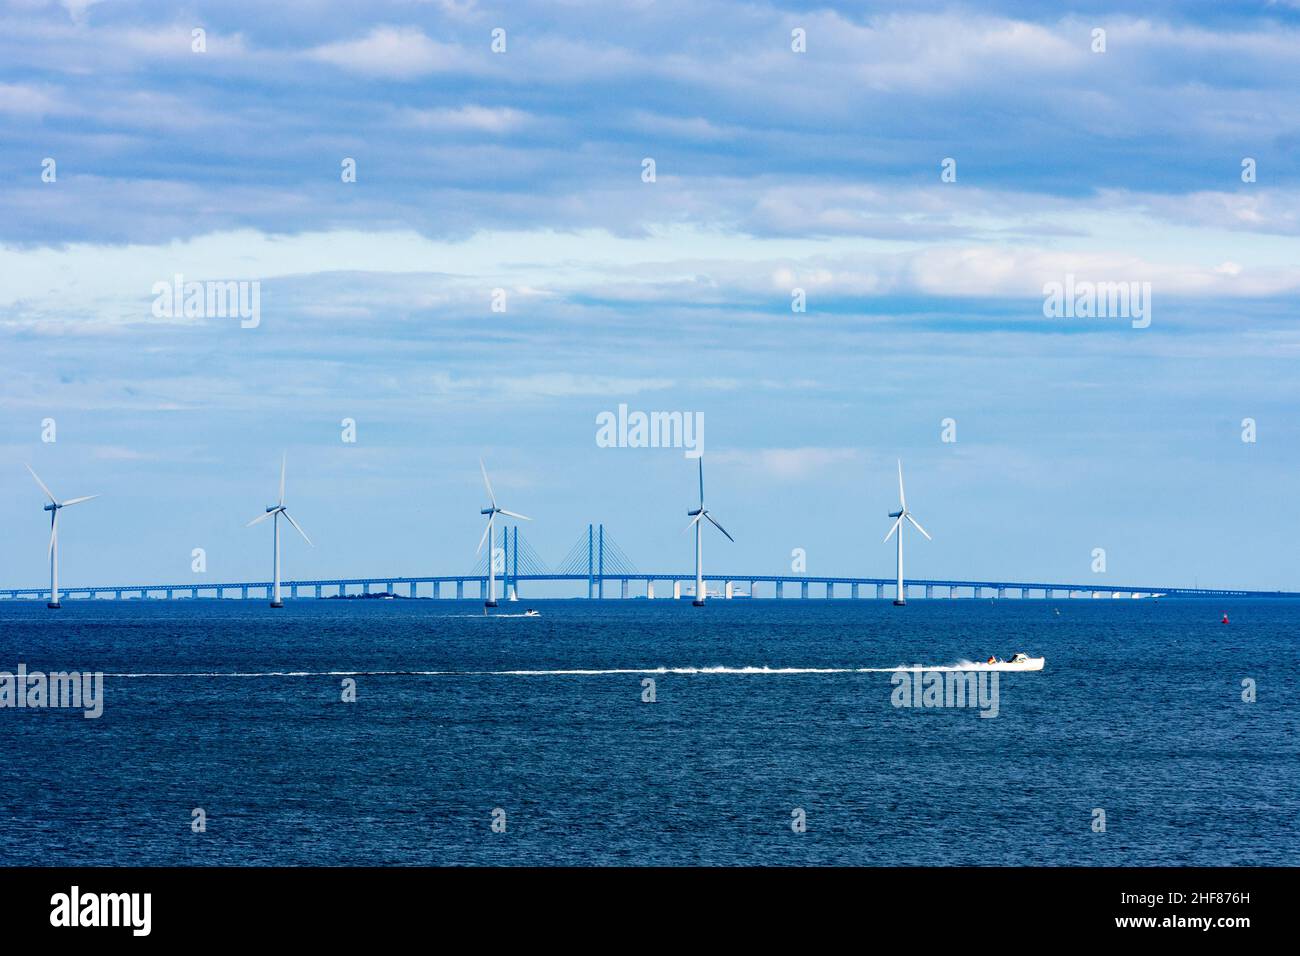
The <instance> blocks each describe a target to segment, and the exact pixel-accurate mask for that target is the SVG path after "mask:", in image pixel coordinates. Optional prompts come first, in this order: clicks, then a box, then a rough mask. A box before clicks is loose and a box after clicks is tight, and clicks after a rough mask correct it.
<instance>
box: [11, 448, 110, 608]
mask: <svg viewBox="0 0 1300 956" xmlns="http://www.w3.org/2000/svg"><path fill="white" fill-rule="evenodd" d="M26 467H27V470H28V471H30V472H31V474H32V477H33V478H35V479H36V483H37V484H38V485H40V486H41V491H43V492H45V497H47V498H49V499H50V503H49V504H48V505H46V506H45V510H46V511H48V512H49V513H50V551H49V558H50V600H49V601H48V602H47V603H46V605H45V606H46V607H48V608H50V609H51V610H57V609H58V608H60V607H62V606H63V605H61V604H60V603H59V511H60V510H62V509H63V508H67V507H68V506H69V505H79V504H81V503H82V502H83V501H89V500H90V499H91V498H98V497H99V495H86V496H84V497H82V498H69V499H68V500H67V501H59V499H57V498H55V497H54V492H52V491H50V489H49V488H47V487H45V482H43V481H41V477H40V475H38V474H36V472H34V471H32V466H31V465H27V466H26Z"/></svg>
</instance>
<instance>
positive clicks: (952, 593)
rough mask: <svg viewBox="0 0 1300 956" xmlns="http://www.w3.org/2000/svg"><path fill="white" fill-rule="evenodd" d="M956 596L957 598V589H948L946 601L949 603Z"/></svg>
mask: <svg viewBox="0 0 1300 956" xmlns="http://www.w3.org/2000/svg"><path fill="white" fill-rule="evenodd" d="M956 596H957V589H956V588H955V587H950V588H948V600H950V601H951V600H952V599H953V598H955V597H956Z"/></svg>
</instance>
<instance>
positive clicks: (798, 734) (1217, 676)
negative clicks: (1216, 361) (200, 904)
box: [0, 598, 1300, 867]
mask: <svg viewBox="0 0 1300 956" xmlns="http://www.w3.org/2000/svg"><path fill="white" fill-rule="evenodd" d="M533 606H534V607H536V608H537V609H538V610H539V611H540V612H541V616H540V617H537V618H530V617H523V616H522V612H523V609H524V608H525V607H526V605H525V604H524V603H522V602H521V603H519V604H504V603H503V604H502V606H501V608H499V609H498V610H499V613H496V614H494V615H492V616H485V615H484V614H483V613H482V611H483V609H482V606H481V604H479V603H477V602H472V601H452V600H428V599H426V600H328V599H327V600H297V601H286V604H285V607H284V608H283V609H282V610H272V609H270V608H269V607H267V606H266V604H265V602H263V601H258V600H182V601H163V600H150V601H145V600H137V601H108V600H98V601H89V600H80V601H74V600H65V601H64V606H63V609H62V610H61V611H48V610H46V608H45V607H44V604H43V602H37V601H3V602H0V672H8V673H15V672H16V670H17V668H18V666H19V665H20V664H22V665H25V667H26V669H27V671H28V672H29V673H30V672H46V673H48V672H68V671H76V672H85V673H93V672H101V673H103V675H104V677H103V685H102V687H103V690H102V714H101V715H100V716H99V717H97V718H87V717H86V716H84V714H85V711H84V709H83V710H78V709H52V708H48V707H46V708H31V707H28V708H21V709H20V708H15V707H6V708H0V865H4V866H17V865H37V866H54V865H110V866H112V865H200V866H202V865H251V866H260V865H316V866H333V865H473V866H480V865H481V866H514V865H530V866H537V865H579V866H585V865H620V866H621V865H627V866H646V865H710V866H712V865H727V866H732V865H735V866H752V865H758V866H802V865H817V866H826V865H859V866H891V867H892V866H931V865H955V866H966V865H984V866H1023V865H1030V866H1055V865H1085V866H1092V865H1098V866H1100V865H1108V866H1111V865H1117V866H1141V865H1175V866H1178V865H1187V866H1200V865H1233V866H1236V865H1268V866H1279V865H1285V866H1295V865H1297V864H1300V826H1297V824H1298V823H1300V747H1297V738H1296V730H1297V727H1298V726H1300V676H1298V671H1297V663H1298V659H1300V658H1298V655H1297V647H1298V643H1297V638H1298V637H1300V602H1294V603H1293V602H1288V601H1281V600H1278V601H1267V600H1257V601H1251V600H1241V599H1223V600H1214V601H1209V600H1177V599H1160V600H1084V599H1074V600H1069V599H1059V598H1058V599H1056V600H1038V599H1030V600H1015V599H1010V600H998V601H992V600H933V601H923V600H914V601H912V602H911V603H909V604H908V605H907V606H906V607H904V608H895V607H893V606H892V604H891V603H890V602H888V601H876V600H849V599H840V600H819V599H808V600H800V599H786V600H781V601H777V600H771V599H768V600H761V599H760V600H753V599H751V600H744V599H735V600H713V601H710V602H709V604H708V606H706V607H704V608H702V609H697V608H693V607H692V606H691V605H690V603H689V602H688V601H673V600H662V599H661V600H656V601H647V600H644V599H640V600H637V599H628V600H605V601H587V600H572V601H565V600H545V601H540V600H539V601H536V602H534V604H533ZM1225 614H1226V615H1227V617H1228V623H1226V624H1225V623H1223V621H1222V618H1223V617H1224V615H1225ZM1017 651H1024V652H1025V653H1027V654H1029V655H1030V656H1033V657H1039V656H1041V657H1044V658H1045V659H1046V663H1045V666H1044V668H1043V669H1042V670H1041V671H1038V672H1028V673H1019V672H1016V673H999V674H998V675H997V690H996V692H997V695H998V698H997V708H996V716H982V713H987V712H988V708H985V709H984V710H983V711H982V710H981V709H980V708H978V707H971V706H967V707H960V706H951V707H926V706H900V705H899V694H900V693H901V691H900V688H901V686H902V685H901V683H900V681H901V680H902V678H899V677H897V676H896V674H895V673H891V672H890V669H891V668H895V667H900V666H902V667H916V666H920V667H922V668H928V667H938V666H951V665H954V664H960V663H962V662H965V661H972V660H973V661H982V660H984V659H985V658H987V657H988V656H989V655H990V654H994V655H997V656H1000V657H1003V658H1009V657H1010V656H1011V655H1012V654H1013V653H1015V652H1017ZM986 679H988V680H991V676H988V675H986ZM913 703H917V701H914V702H913Z"/></svg>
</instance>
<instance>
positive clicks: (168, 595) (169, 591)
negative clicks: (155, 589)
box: [167, 588, 172, 601]
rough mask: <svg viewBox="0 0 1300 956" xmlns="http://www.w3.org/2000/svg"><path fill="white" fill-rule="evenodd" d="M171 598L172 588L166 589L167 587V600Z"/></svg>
mask: <svg viewBox="0 0 1300 956" xmlns="http://www.w3.org/2000/svg"><path fill="white" fill-rule="evenodd" d="M171 599H172V589H171V588H168V589H167V600H169V601H170V600H171Z"/></svg>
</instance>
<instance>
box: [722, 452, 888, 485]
mask: <svg viewBox="0 0 1300 956" xmlns="http://www.w3.org/2000/svg"><path fill="white" fill-rule="evenodd" d="M862 454H863V453H862V450H861V449H860V448H758V449H728V450H725V451H717V452H713V453H712V454H710V456H709V458H710V460H711V461H714V462H717V463H718V464H729V465H738V466H740V467H742V468H746V469H754V470H757V471H760V472H762V473H763V474H765V475H768V476H769V477H772V478H775V479H777V480H780V481H797V480H800V479H804V478H810V477H813V476H814V475H817V474H818V473H820V472H822V471H825V470H827V469H829V468H834V467H838V466H840V465H844V464H847V463H852V462H857V461H860V460H861V459H862Z"/></svg>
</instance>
